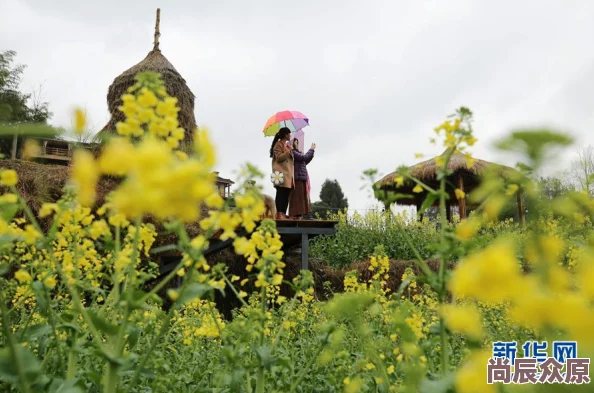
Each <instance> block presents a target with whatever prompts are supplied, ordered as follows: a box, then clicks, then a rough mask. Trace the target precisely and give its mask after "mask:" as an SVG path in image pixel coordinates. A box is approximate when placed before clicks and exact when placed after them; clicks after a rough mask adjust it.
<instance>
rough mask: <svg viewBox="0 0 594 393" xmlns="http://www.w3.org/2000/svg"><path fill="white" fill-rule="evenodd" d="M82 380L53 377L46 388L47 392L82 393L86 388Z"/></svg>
mask: <svg viewBox="0 0 594 393" xmlns="http://www.w3.org/2000/svg"><path fill="white" fill-rule="evenodd" d="M85 388H86V386H85V384H84V382H83V381H81V380H79V379H78V378H75V379H71V380H69V381H65V380H63V379H61V378H56V379H54V380H53V381H52V382H51V384H50V386H49V387H48V388H47V392H48V393H83V392H84V391H85V390H86V389H85Z"/></svg>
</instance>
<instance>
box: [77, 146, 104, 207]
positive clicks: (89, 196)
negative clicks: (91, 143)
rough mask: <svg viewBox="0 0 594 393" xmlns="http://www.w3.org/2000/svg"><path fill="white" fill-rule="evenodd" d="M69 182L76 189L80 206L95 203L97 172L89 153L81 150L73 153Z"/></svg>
mask: <svg viewBox="0 0 594 393" xmlns="http://www.w3.org/2000/svg"><path fill="white" fill-rule="evenodd" d="M71 180H72V182H73V183H74V184H75V185H76V187H77V192H78V193H77V198H78V201H79V202H80V204H81V205H83V206H92V205H93V204H94V203H95V196H96V190H95V188H96V185H97V181H98V180H99V170H98V168H97V165H96V163H95V159H94V158H93V154H92V153H91V152H89V151H87V150H82V149H78V150H76V151H75V152H74V155H73V157H72V174H71Z"/></svg>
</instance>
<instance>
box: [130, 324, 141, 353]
mask: <svg viewBox="0 0 594 393" xmlns="http://www.w3.org/2000/svg"><path fill="white" fill-rule="evenodd" d="M140 332H141V329H140V327H139V326H133V327H132V328H131V329H130V333H128V345H129V346H130V350H133V349H134V347H136V344H138V339H139V338H140Z"/></svg>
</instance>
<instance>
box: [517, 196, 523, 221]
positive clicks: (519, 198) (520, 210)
mask: <svg viewBox="0 0 594 393" xmlns="http://www.w3.org/2000/svg"><path fill="white" fill-rule="evenodd" d="M522 196H523V195H522V193H521V192H518V196H517V201H518V218H519V219H520V226H524V199H523V198H522Z"/></svg>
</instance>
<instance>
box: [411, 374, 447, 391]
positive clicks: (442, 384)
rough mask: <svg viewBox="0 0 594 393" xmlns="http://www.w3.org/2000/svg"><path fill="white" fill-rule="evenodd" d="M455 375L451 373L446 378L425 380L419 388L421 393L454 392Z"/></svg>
mask: <svg viewBox="0 0 594 393" xmlns="http://www.w3.org/2000/svg"><path fill="white" fill-rule="evenodd" d="M454 377H455V374H452V373H449V374H446V376H445V377H443V378H440V379H437V380H430V379H426V378H425V379H423V381H421V386H420V388H419V390H420V392H421V393H449V392H453V391H454V381H455V379H454Z"/></svg>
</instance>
